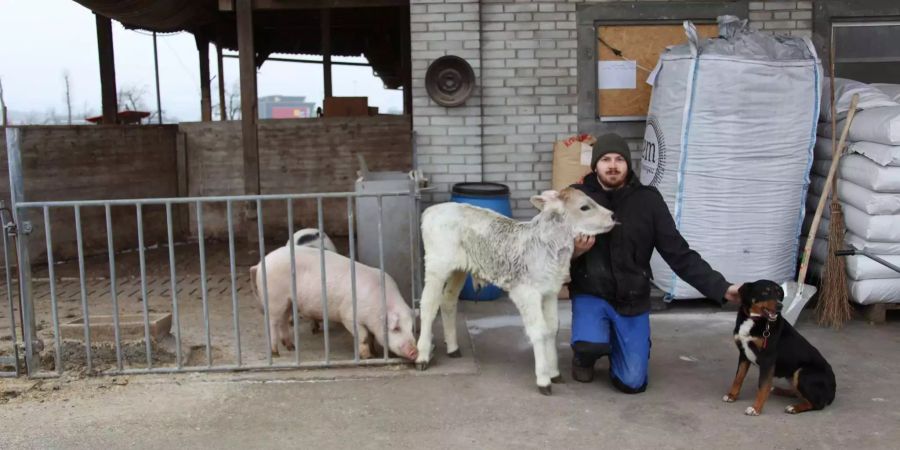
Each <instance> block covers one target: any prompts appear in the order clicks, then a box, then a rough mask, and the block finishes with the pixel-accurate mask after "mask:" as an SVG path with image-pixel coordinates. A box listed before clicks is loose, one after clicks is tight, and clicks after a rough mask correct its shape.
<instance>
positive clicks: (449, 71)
mask: <svg viewBox="0 0 900 450" xmlns="http://www.w3.org/2000/svg"><path fill="white" fill-rule="evenodd" d="M474 88H475V72H474V71H473V70H472V66H470V65H469V63H467V62H466V60H464V59H462V58H460V57H459V56H453V55H447V56H442V57H440V58H438V59H436V60H434V61H433V62H432V63H431V65H430V66H428V71H427V72H426V73H425V89H426V90H427V91H428V95H429V96H430V97H431V99H432V100H434V101H435V103H437V104H438V105H441V106H446V107H453V106H459V105H462V104H463V103H465V101H466V99H468V98H469V97H470V96H471V95H472V90H473V89H474Z"/></svg>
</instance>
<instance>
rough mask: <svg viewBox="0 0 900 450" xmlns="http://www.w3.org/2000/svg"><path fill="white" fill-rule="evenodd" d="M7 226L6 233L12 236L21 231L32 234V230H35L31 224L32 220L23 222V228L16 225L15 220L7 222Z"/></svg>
mask: <svg viewBox="0 0 900 450" xmlns="http://www.w3.org/2000/svg"><path fill="white" fill-rule="evenodd" d="M5 228H6V235H7V236H11V237H15V236H17V235H18V234H20V233H21V234H31V231H32V230H33V227H32V226H31V222H29V221H27V220H25V221H23V222H22V227H21V229H20V228H19V227H18V226H16V224H15V222H9V223H7V224H6V227H5Z"/></svg>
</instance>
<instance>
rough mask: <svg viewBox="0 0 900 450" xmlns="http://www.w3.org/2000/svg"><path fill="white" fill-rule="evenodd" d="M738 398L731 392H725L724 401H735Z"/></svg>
mask: <svg viewBox="0 0 900 450" xmlns="http://www.w3.org/2000/svg"><path fill="white" fill-rule="evenodd" d="M735 400H737V398H735V397H732V396H731V394H725V395H723V396H722V401H723V402H725V403H734V401H735Z"/></svg>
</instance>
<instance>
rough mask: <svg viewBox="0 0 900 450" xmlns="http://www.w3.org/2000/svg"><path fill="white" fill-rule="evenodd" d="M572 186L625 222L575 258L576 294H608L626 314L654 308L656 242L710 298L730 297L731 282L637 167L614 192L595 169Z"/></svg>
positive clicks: (680, 273) (573, 284)
mask: <svg viewBox="0 0 900 450" xmlns="http://www.w3.org/2000/svg"><path fill="white" fill-rule="evenodd" d="M572 187H574V188H576V189H578V190H580V191H582V192H584V193H586V194H587V195H589V196H590V197H591V198H592V199H594V201H596V202H597V203H598V204H600V206H603V207H605V208H607V209H609V210H612V211H613V212H614V213H615V215H616V220H618V221H619V222H620V225H617V226H616V227H615V228H613V230H612V231H610V232H609V233H607V234H601V235H598V236H597V237H596V238H597V241H596V243H595V244H594V246H593V247H591V249H590V250H588V251H587V252H586V253H585V254H583V255H581V256H580V257H578V258H575V259H574V260H573V261H572V267H571V273H570V275H571V278H572V281H571V284H570V285H569V290H570V292H571V293H572V294H573V295H575V294H590V295H595V296H597V297H602V298H603V299H605V300H607V301H608V302H609V303H610V304H611V305H612V306H613V307H614V308H615V309H616V311H618V312H619V314H623V315H626V316H633V315H637V314H642V313H644V312H647V311H649V310H650V279H651V278H652V277H653V274H652V273H651V271H650V256H651V255H652V254H653V249H654V247H655V248H656V249H657V250H658V251H659V253H660V255H662V257H663V259H665V260H666V262H667V263H668V264H669V266H670V267H671V268H672V269H673V270H674V271H675V273H676V274H678V276H679V277H681V278H682V279H683V280H685V281H687V282H688V283H689V284H690V285H691V286H693V287H694V288H696V289H697V290H698V291H700V292H701V293H703V295H705V296H707V297H708V298H711V299H714V300H717V301H724V300H723V299H724V296H725V291H726V290H728V286H729V284H728V282H727V281H725V278H724V277H723V276H722V274H720V273H719V272H716V271H715V270H713V269H712V268H711V267H710V266H709V264H707V262H706V261H704V260H703V258H701V257H700V254H698V253H697V252H696V251H694V250H691V248H690V247H689V246H688V243H687V242H686V241H685V240H684V238H683V237H681V234H680V233H679V232H678V229H677V228H676V227H675V221H674V220H673V219H672V215H671V214H670V213H669V208H668V207H667V206H666V203H665V201H664V200H663V198H662V195H660V193H659V191H657V190H656V188H653V187H650V186H644V185H642V184H641V183H640V182H639V181H638V180H637V179H636V177H635V175H634V173H633V172H629V174H628V179H627V181H626V183H625V185H624V186H622V187H621V188H619V189H616V190H613V191H605V190H603V187H602V186H601V185H600V182H599V181H598V180H597V177H596V175H594V174H588V175H587V176H585V178H584V182H583V183H581V184H574V185H572Z"/></svg>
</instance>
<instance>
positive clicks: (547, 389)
mask: <svg viewBox="0 0 900 450" xmlns="http://www.w3.org/2000/svg"><path fill="white" fill-rule="evenodd" d="M538 392H540V393H541V395H551V394H553V386H552V385H550V384H548V385H546V386H538Z"/></svg>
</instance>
